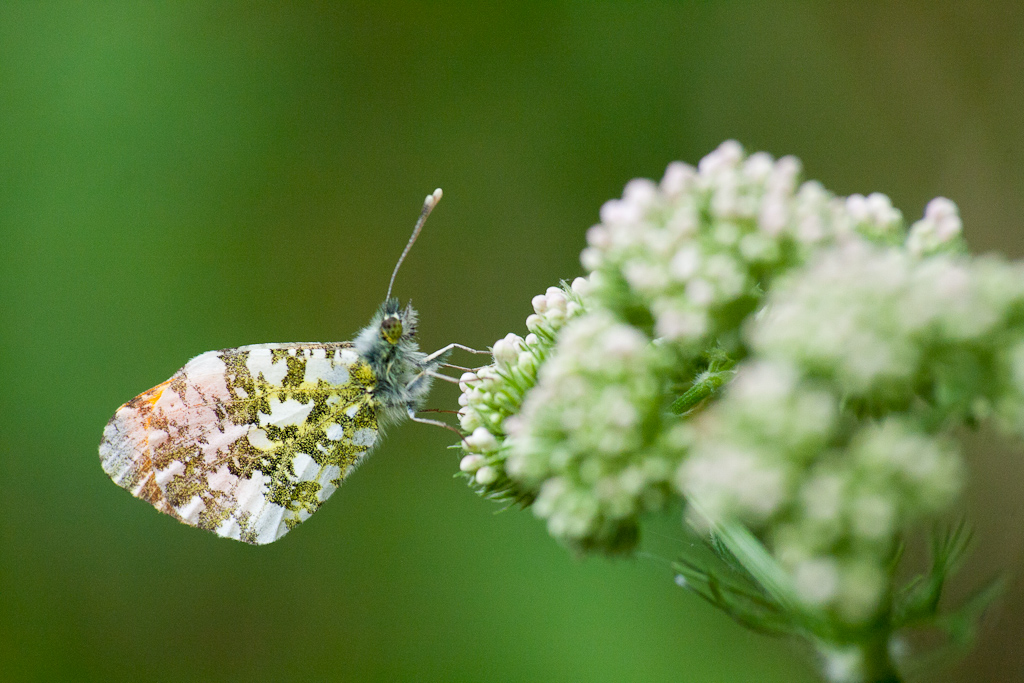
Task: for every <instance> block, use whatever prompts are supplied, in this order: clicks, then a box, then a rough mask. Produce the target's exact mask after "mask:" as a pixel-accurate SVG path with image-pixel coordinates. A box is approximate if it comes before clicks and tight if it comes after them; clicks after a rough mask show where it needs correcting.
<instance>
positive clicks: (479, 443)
mask: <svg viewBox="0 0 1024 683" xmlns="http://www.w3.org/2000/svg"><path fill="white" fill-rule="evenodd" d="M466 446H467V447H468V448H469V449H470V450H474V451H478V452H486V451H493V450H494V449H496V448H497V447H498V440H497V439H496V438H494V434H491V433H490V432H489V431H488V430H487V428H486V427H477V428H476V429H474V430H473V433H472V434H470V435H469V436H467V437H466Z"/></svg>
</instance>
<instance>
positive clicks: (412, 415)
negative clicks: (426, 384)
mask: <svg viewBox="0 0 1024 683" xmlns="http://www.w3.org/2000/svg"><path fill="white" fill-rule="evenodd" d="M408 412H409V419H410V420H412V421H413V422H419V423H420V424H425V425H434V426H435V427H443V428H444V429H447V430H448V431H450V432H455V434H457V435H458V437H459V439H461V440H462V441H463V442H465V440H466V438H465V437H464V436H462V432H460V431H459V430H458V429H456V428H455V427H452V426H451V425H450V424H447V423H445V422H441V421H440V420H431V419H430V418H428V417H418V416H417V415H416V411H415V410H413V408H412V407H411V406H410V407H409V408H408Z"/></svg>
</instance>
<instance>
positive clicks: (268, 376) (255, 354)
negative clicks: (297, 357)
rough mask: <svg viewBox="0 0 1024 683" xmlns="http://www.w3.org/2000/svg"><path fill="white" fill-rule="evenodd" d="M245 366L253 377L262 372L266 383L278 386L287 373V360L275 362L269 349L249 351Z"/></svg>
mask: <svg viewBox="0 0 1024 683" xmlns="http://www.w3.org/2000/svg"><path fill="white" fill-rule="evenodd" d="M204 355H205V354H204ZM200 357H202V356H200ZM245 367H246V368H247V369H248V370H249V373H250V374H251V375H252V376H253V377H258V376H259V375H260V374H261V373H262V375H263V379H264V380H266V381H267V383H268V384H271V385H277V386H280V384H281V382H283V381H284V378H285V376H286V375H287V374H288V362H287V361H286V360H285V359H284V358H282V359H281V360H279V361H277V362H276V363H275V362H274V357H273V354H272V353H271V351H270V349H252V350H251V351H249V357H248V358H246V359H245Z"/></svg>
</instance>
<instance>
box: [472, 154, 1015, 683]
mask: <svg viewBox="0 0 1024 683" xmlns="http://www.w3.org/2000/svg"><path fill="white" fill-rule="evenodd" d="M600 214H601V222H600V223H599V224H597V225H595V226H594V227H592V228H590V230H589V231H587V235H586V239H587V246H586V248H584V250H583V252H582V254H581V262H582V264H583V267H584V268H585V270H586V271H587V275H586V277H583V278H577V279H576V280H575V281H573V283H572V285H571V286H566V285H565V284H563V285H562V286H560V287H552V288H550V289H548V291H547V292H546V293H545V294H543V295H539V296H537V297H535V298H534V299H533V301H532V304H533V309H534V313H533V314H532V315H530V316H529V318H528V319H527V321H526V327H527V330H528V331H529V333H528V334H527V335H526V337H525V338H522V337H519V336H517V335H515V334H509V335H508V336H506V337H505V338H504V339H502V340H499V341H498V342H496V343H495V345H494V347H493V353H494V362H493V363H492V364H491V365H488V366H486V367H483V368H480V369H478V370H476V371H474V372H472V373H467V374H466V375H464V376H463V383H462V387H463V394H462V397H461V400H460V403H461V406H462V409H461V410H460V421H461V424H462V427H463V430H464V432H465V434H466V437H465V441H464V443H463V448H464V449H465V450H466V451H467V453H466V455H465V457H464V458H463V459H462V463H461V467H460V469H461V471H462V475H463V476H465V477H466V478H467V479H468V480H469V481H470V483H471V484H472V486H473V487H474V489H475V490H476V491H477V492H478V493H480V494H481V495H483V496H485V497H488V498H491V499H496V500H503V501H507V502H510V503H515V504H519V505H522V506H529V507H531V509H532V510H533V512H534V514H535V515H536V516H538V517H539V518H541V519H543V520H544V521H545V523H546V524H547V528H548V531H549V532H550V533H551V535H552V536H554V537H555V538H557V539H558V540H560V541H561V542H563V543H565V544H566V545H568V546H569V547H571V548H573V549H575V550H577V551H579V552H605V553H622V552H628V551H630V550H632V549H633V548H634V547H635V545H636V543H637V541H638V538H639V530H640V523H641V521H642V519H643V517H644V515H645V513H650V512H654V511H658V510H662V509H666V508H668V507H669V506H671V505H678V504H679V503H681V504H682V506H683V507H684V509H685V511H686V512H685V515H684V522H685V525H686V528H688V529H689V530H690V532H691V533H694V534H696V535H697V536H698V537H699V538H702V539H704V540H705V541H706V543H707V545H708V547H709V548H710V549H711V550H712V555H713V556H714V557H716V558H717V560H715V562H717V564H715V562H711V561H710V560H707V559H695V558H693V557H685V556H684V557H683V558H681V560H680V563H679V565H678V569H679V575H680V580H681V582H682V583H684V584H685V585H687V586H688V587H690V588H692V589H694V590H696V591H697V592H698V593H700V594H702V595H703V596H704V597H706V598H707V599H709V600H710V601H712V602H713V603H715V604H716V605H718V606H719V607H722V608H723V609H725V610H726V611H728V612H729V613H730V614H732V615H733V616H734V617H736V618H737V619H739V620H740V621H742V622H743V623H746V624H747V625H751V626H753V627H755V628H759V629H762V630H766V631H770V632H776V633H799V634H802V635H805V636H808V637H810V638H811V639H812V640H813V641H814V642H815V643H816V644H817V645H818V646H819V650H820V651H821V652H822V653H823V654H824V655H825V657H826V659H827V661H828V662H829V664H828V666H827V667H826V670H827V671H831V672H832V673H831V674H829V675H830V676H831V678H832V679H833V680H898V678H895V677H894V676H895V670H894V669H893V665H892V663H891V662H890V661H889V658H888V655H887V653H886V652H887V651H886V648H885V643H886V642H887V641H888V639H889V638H890V637H891V636H892V635H893V634H895V633H896V632H897V631H898V630H899V629H900V628H903V627H904V626H908V625H913V624H923V623H933V622H936V620H937V619H938V616H937V607H936V605H937V602H938V592H941V587H942V582H943V580H944V578H945V576H946V574H947V573H948V572H949V571H950V570H951V569H952V567H953V565H954V564H955V560H956V558H957V556H958V555H959V554H960V553H961V552H962V550H963V548H964V546H965V539H966V533H965V532H964V530H963V528H957V529H955V530H954V531H952V532H950V533H949V534H948V535H947V536H945V537H944V538H937V539H936V540H935V543H934V547H933V551H934V553H933V554H934V558H933V565H932V568H931V569H930V570H929V573H928V574H926V579H927V580H922V581H921V582H919V583H917V584H914V585H912V586H910V587H908V588H901V587H900V586H897V585H896V584H895V578H894V576H895V574H894V566H895V565H896V562H897V561H898V558H899V554H900V549H901V548H902V544H903V542H904V541H905V540H906V537H907V535H908V533H910V531H911V530H912V529H914V528H918V527H919V526H920V523H921V522H922V521H927V520H936V519H939V518H941V516H942V515H944V514H946V513H948V511H949V510H951V509H952V508H953V506H954V505H955V503H956V500H957V495H958V493H959V492H960V490H961V489H962V487H963V484H964V477H965V470H966V466H965V463H964V458H963V456H962V454H961V451H960V448H959V446H958V444H957V441H956V439H955V438H954V436H955V431H954V430H955V428H956V427H957V426H959V425H963V424H975V423H977V422H978V421H980V420H984V419H988V418H995V420H996V422H997V423H998V424H1000V425H1002V426H1003V427H1005V428H1006V429H1008V430H1009V431H1010V432H1013V433H1019V432H1021V431H1024V268H1022V267H1021V266H1019V265H1017V264H1012V263H1006V262H1003V261H1000V260H998V259H994V258H972V257H970V256H969V255H967V253H966V249H965V246H964V242H963V240H962V238H961V230H962V225H961V221H960V218H959V215H958V213H957V209H956V206H955V205H954V204H953V203H952V202H951V201H949V200H948V199H945V198H941V197H940V198H937V199H934V200H932V201H931V202H930V203H929V204H928V206H927V207H926V208H925V212H924V217H923V218H922V219H921V220H919V221H917V222H916V223H914V224H913V225H911V226H910V227H909V229H908V228H907V226H906V225H905V223H904V221H903V218H902V215H901V214H900V212H899V211H898V210H896V209H895V208H893V206H892V203H891V202H890V201H889V199H888V198H887V197H886V196H884V195H882V194H877V193H874V194H870V195H868V196H866V197H865V196H861V195H853V196H850V197H846V198H842V197H836V196H834V195H832V194H831V193H829V192H828V191H826V190H825V189H824V188H823V187H822V186H821V185H820V184H818V183H816V182H814V181H805V182H802V181H801V180H800V164H799V162H798V161H797V160H796V159H794V158H792V157H783V158H781V159H778V160H775V159H772V158H771V157H770V156H769V155H767V154H764V153H756V154H752V155H750V156H747V155H745V154H744V152H743V150H742V148H741V147H740V146H739V145H738V144H737V143H735V142H732V141H730V142H726V143H724V144H723V145H721V146H720V147H719V148H718V149H717V150H716V151H715V152H713V153H711V154H709V155H708V156H707V157H705V158H704V159H703V160H701V162H700V163H699V164H698V166H697V167H696V168H693V167H690V166H687V165H685V164H682V163H678V162H676V163H673V164H670V165H669V167H668V169H667V170H666V172H665V175H664V177H663V178H662V179H661V181H660V182H659V183H655V182H653V181H650V180H633V181H631V182H630V183H628V184H627V185H626V188H625V190H624V192H623V196H622V198H621V199H616V200H611V201H609V202H607V203H605V205H604V206H603V207H602V208H601V212H600ZM933 598H934V599H933ZM976 606H977V605H976V604H974V607H976ZM929 620H931V621H930V622H929ZM948 620H949V617H948V615H947V622H948ZM880 643H881V645H880ZM851 648H852V649H851ZM851 653H852V654H851ZM840 663H842V666H840ZM887 676H888V678H887ZM844 677H845V678H844Z"/></svg>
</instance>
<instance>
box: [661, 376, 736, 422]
mask: <svg viewBox="0 0 1024 683" xmlns="http://www.w3.org/2000/svg"><path fill="white" fill-rule="evenodd" d="M733 374H734V373H733V371H732V370H721V371H714V370H708V371H707V372H702V373H701V374H700V375H698V376H697V379H695V380H694V381H693V385H692V386H691V387H690V388H689V389H687V390H686V392H685V393H683V395H682V396H680V397H679V398H677V399H676V400H675V401H673V402H672V408H671V410H672V413H673V414H675V415H685V414H686V413H688V412H690V411H691V410H693V409H694V408H696V407H697V406H698V405H700V403H701V402H703V401H704V400H705V399H707V398H710V397H711V396H714V395H715V394H716V393H718V390H719V389H721V388H722V385H724V384H725V383H726V382H728V381H729V380H730V379H731V378H732V376H733Z"/></svg>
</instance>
